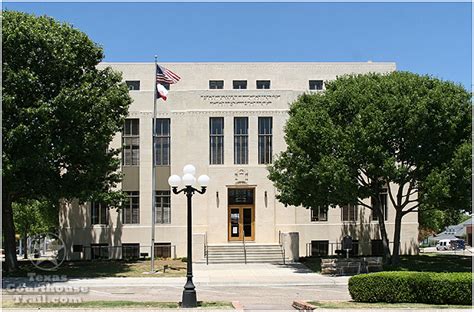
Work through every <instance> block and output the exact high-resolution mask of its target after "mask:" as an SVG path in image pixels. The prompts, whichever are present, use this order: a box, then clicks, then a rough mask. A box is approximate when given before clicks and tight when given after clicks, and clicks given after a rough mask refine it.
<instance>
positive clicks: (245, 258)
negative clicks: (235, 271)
mask: <svg viewBox="0 0 474 312" xmlns="http://www.w3.org/2000/svg"><path fill="white" fill-rule="evenodd" d="M242 232H243V234H244V235H242V243H243V245H244V262H245V264H247V250H246V248H245V229H242Z"/></svg>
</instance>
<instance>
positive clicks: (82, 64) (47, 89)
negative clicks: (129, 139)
mask: <svg viewBox="0 0 474 312" xmlns="http://www.w3.org/2000/svg"><path fill="white" fill-rule="evenodd" d="M2 18H3V25H2V26H3V27H2V44H3V59H2V64H3V68H2V73H3V85H2V91H3V125H2V130H3V153H2V160H3V188H2V191H3V196H2V201H3V207H4V210H3V221H4V223H3V228H4V235H5V247H6V249H8V250H10V251H11V250H12V246H11V244H14V238H13V237H14V236H12V235H14V233H12V231H13V222H12V219H11V215H12V213H11V203H12V202H20V201H26V200H31V199H38V200H49V201H53V202H54V201H58V200H59V199H60V198H66V199H71V198H79V199H81V200H87V199H88V198H90V197H92V196H99V195H102V196H103V197H105V198H107V199H112V198H116V197H117V196H114V193H113V192H110V189H111V188H112V187H114V186H115V184H116V183H117V182H118V181H119V180H120V175H119V173H117V169H118V168H119V160H118V158H117V157H116V156H117V153H118V151H117V150H112V149H109V148H108V145H109V142H110V141H111V140H112V138H113V135H114V134H116V133H117V132H118V131H120V130H121V128H122V125H123V121H124V118H125V116H126V115H127V111H128V107H129V105H130V103H131V99H130V97H129V95H128V89H127V87H126V85H125V84H124V83H122V81H121V75H120V74H119V73H117V72H114V71H112V70H111V69H110V68H105V69H98V68H97V67H96V65H97V64H98V63H99V62H100V61H101V60H102V59H103V57H104V54H103V51H102V48H101V47H100V46H98V45H97V44H95V43H94V42H92V41H91V40H90V39H89V38H88V37H87V35H85V34H84V33H82V32H81V31H79V30H77V29H75V28H73V27H72V26H70V25H68V24H62V23H59V22H56V21H55V20H53V19H52V18H49V17H46V16H42V17H36V16H33V15H29V14H25V13H20V12H14V11H4V12H3V16H2ZM104 194H107V195H104ZM12 239H13V241H11V240H12ZM8 250H7V253H8ZM13 251H14V246H13ZM10 257H11V255H10ZM10 257H8V256H7V266H10V267H12V266H16V263H14V262H15V260H13V259H10Z"/></svg>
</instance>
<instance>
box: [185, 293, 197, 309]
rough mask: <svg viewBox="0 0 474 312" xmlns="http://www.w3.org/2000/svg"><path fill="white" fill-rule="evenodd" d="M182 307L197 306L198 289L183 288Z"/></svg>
mask: <svg viewBox="0 0 474 312" xmlns="http://www.w3.org/2000/svg"><path fill="white" fill-rule="evenodd" d="M181 307H182V308H195V307H197V299H196V290H194V289H185V290H183V301H182V303H181Z"/></svg>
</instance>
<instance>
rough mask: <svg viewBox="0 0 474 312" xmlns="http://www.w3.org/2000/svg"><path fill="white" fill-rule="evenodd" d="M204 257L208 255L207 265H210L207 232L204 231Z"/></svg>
mask: <svg viewBox="0 0 474 312" xmlns="http://www.w3.org/2000/svg"><path fill="white" fill-rule="evenodd" d="M204 257H206V265H209V247H208V246H207V232H206V233H204Z"/></svg>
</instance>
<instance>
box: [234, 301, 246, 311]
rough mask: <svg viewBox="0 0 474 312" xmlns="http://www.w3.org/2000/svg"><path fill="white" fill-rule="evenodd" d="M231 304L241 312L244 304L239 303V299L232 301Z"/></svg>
mask: <svg viewBox="0 0 474 312" xmlns="http://www.w3.org/2000/svg"><path fill="white" fill-rule="evenodd" d="M232 306H233V307H234V309H236V310H237V311H242V312H243V311H244V306H243V305H242V304H241V303H240V301H232Z"/></svg>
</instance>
